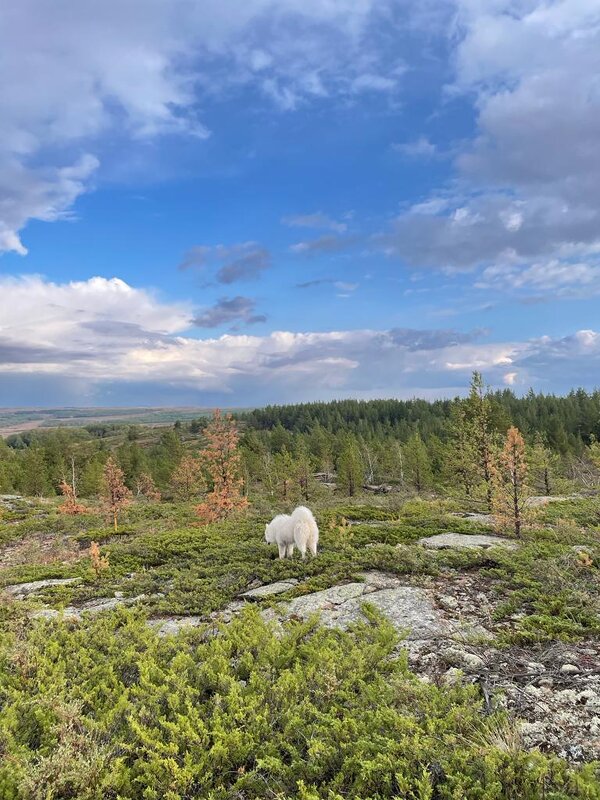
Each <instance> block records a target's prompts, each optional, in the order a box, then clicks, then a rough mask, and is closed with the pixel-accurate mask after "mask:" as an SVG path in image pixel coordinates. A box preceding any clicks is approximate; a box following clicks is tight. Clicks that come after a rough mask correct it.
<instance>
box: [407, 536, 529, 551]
mask: <svg viewBox="0 0 600 800" xmlns="http://www.w3.org/2000/svg"><path fill="white" fill-rule="evenodd" d="M418 543H419V544H420V545H423V547H427V548H428V549H430V550H447V549H449V548H453V547H457V548H468V549H477V548H482V549H487V548H488V547H504V548H506V549H507V550H514V549H515V548H516V547H518V546H519V545H518V544H517V542H515V541H513V540H512V539H505V538H503V537H502V536H487V535H486V534H476V533H473V534H469V533H438V534H437V535H436V536H426V537H425V538H424V539H419V542H418Z"/></svg>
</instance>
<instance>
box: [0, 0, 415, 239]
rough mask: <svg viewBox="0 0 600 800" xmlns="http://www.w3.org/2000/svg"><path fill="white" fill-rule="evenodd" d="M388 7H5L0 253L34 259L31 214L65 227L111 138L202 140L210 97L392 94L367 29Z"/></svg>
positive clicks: (296, 2)
mask: <svg viewBox="0 0 600 800" xmlns="http://www.w3.org/2000/svg"><path fill="white" fill-rule="evenodd" d="M388 4H389V3H388V0H384V2H381V3H376V2H375V0H277V2H276V1H275V0H243V2H242V0H220V2H216V0H206V2H203V3H196V2H193V0H168V2H165V1H164V0H103V2H102V3H100V4H95V5H94V6H93V9H91V8H90V6H89V4H86V3H74V2H69V0H57V2H53V3H48V2H46V1H45V0H19V2H16V3H4V4H3V5H2V8H0V67H1V72H2V76H3V77H2V79H1V80H0V109H1V113H0V175H3V176H9V175H10V176H11V179H10V180H8V179H6V180H2V184H1V185H0V252H2V251H3V250H4V251H6V250H12V251H15V252H17V253H21V254H24V253H25V252H26V248H25V245H23V243H22V242H21V240H20V237H19V233H20V231H21V230H22V229H23V227H24V226H25V224H26V222H27V220H28V219H32V218H34V219H42V220H54V219H60V218H61V215H62V214H63V213H64V212H65V211H67V210H68V209H69V207H70V206H71V205H72V203H73V201H74V200H75V199H76V197H77V196H78V195H79V194H81V192H83V191H85V190H86V188H87V187H88V183H87V179H88V178H89V177H90V175H91V173H92V171H93V168H94V167H95V166H97V160H96V161H94V160H93V159H98V158H99V156H101V152H102V140H103V137H105V136H106V135H107V134H113V133H114V132H117V133H118V134H119V135H120V136H126V137H130V138H133V139H148V138H151V137H155V136H158V135H161V134H165V133H171V134H173V133H179V134H185V135H190V136H197V137H200V138H205V137H207V136H208V135H209V131H208V130H207V129H206V127H205V126H204V124H203V122H202V120H201V118H199V114H200V117H201V112H202V101H203V99H204V98H205V97H207V96H212V97H214V96H215V95H222V94H223V93H226V92H227V91H228V90H229V89H230V88H232V87H236V86H240V85H245V84H248V85H251V86H252V87H254V88H255V89H256V90H257V91H258V92H259V93H262V95H263V96H264V97H265V98H266V97H268V98H270V100H271V101H274V102H275V103H276V104H278V105H279V106H280V107H281V108H282V109H293V108H296V107H298V106H299V105H301V104H303V103H305V102H307V101H310V100H311V99H318V98H323V97H330V98H336V97H339V96H343V97H346V98H348V97H351V96H352V95H353V94H354V93H355V92H356V91H358V90H367V89H368V90H377V91H388V92H389V91H395V90H396V88H397V86H398V81H399V79H400V74H401V70H400V69H399V68H398V65H397V64H395V63H394V62H393V59H392V60H391V61H390V58H389V54H387V53H385V54H384V53H383V50H382V48H380V47H379V43H378V38H377V34H376V32H375V31H376V27H375V26H373V25H372V22H373V20H374V19H375V18H376V17H378V16H381V15H385V13H386V10H387V7H388ZM86 153H91V154H92V155H88V156H85V154H86ZM82 158H84V159H85V161H82ZM100 160H101V159H100ZM84 163H85V165H86V166H87V168H86V169H82V164H84ZM40 164H43V165H44V167H43V168H42V167H40V166H39V165H40ZM70 171H72V172H74V173H76V175H74V176H73V177H72V178H69V176H68V173H69V172H70Z"/></svg>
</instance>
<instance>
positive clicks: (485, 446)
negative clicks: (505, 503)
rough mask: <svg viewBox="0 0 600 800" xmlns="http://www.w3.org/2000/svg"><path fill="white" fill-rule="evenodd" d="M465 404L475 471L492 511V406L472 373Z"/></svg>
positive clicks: (481, 381)
mask: <svg viewBox="0 0 600 800" xmlns="http://www.w3.org/2000/svg"><path fill="white" fill-rule="evenodd" d="M465 402H466V406H465V408H466V418H467V420H468V423H469V426H471V429H472V432H473V442H474V445H475V453H476V466H477V470H478V472H479V474H480V476H481V478H482V479H483V481H484V484H485V497H486V502H487V506H488V509H489V510H490V511H491V510H492V495H493V487H492V478H493V474H494V437H493V432H492V404H491V402H490V398H489V397H488V395H487V394H486V393H485V390H484V385H483V377H482V376H481V374H480V373H479V372H474V373H473V378H472V380H471V390H470V392H469V397H468V398H467V400H466V401H465Z"/></svg>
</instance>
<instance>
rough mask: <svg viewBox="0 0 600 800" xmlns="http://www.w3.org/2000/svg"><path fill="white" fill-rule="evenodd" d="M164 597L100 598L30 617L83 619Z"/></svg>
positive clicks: (38, 611)
mask: <svg viewBox="0 0 600 800" xmlns="http://www.w3.org/2000/svg"><path fill="white" fill-rule="evenodd" d="M157 597H164V595H163V594H161V593H160V592H158V593H157V594H152V595H147V594H139V595H137V597H100V598H98V599H96V600H88V601H87V602H86V603H83V604H82V605H81V606H67V607H66V608H64V609H62V611H58V610H56V609H53V608H42V609H37V610H36V611H32V612H31V614H30V615H29V616H30V617H31V618H32V619H36V618H40V617H44V618H45V619H54V618H56V617H60V616H64V617H68V618H70V619H81V617H82V615H83V614H99V613H100V612H101V611H112V610H113V609H115V608H118V607H119V606H131V605H134V604H135V603H139V602H140V601H141V600H148V599H150V598H157Z"/></svg>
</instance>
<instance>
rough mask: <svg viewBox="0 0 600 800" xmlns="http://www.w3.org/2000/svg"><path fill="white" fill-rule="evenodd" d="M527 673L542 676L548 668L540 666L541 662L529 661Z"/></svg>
mask: <svg viewBox="0 0 600 800" xmlns="http://www.w3.org/2000/svg"><path fill="white" fill-rule="evenodd" d="M527 671H528V672H534V673H535V674H536V675H541V674H542V673H543V672H546V667H545V666H544V665H543V664H540V663H539V661H528V662H527ZM540 685H541V684H540Z"/></svg>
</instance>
